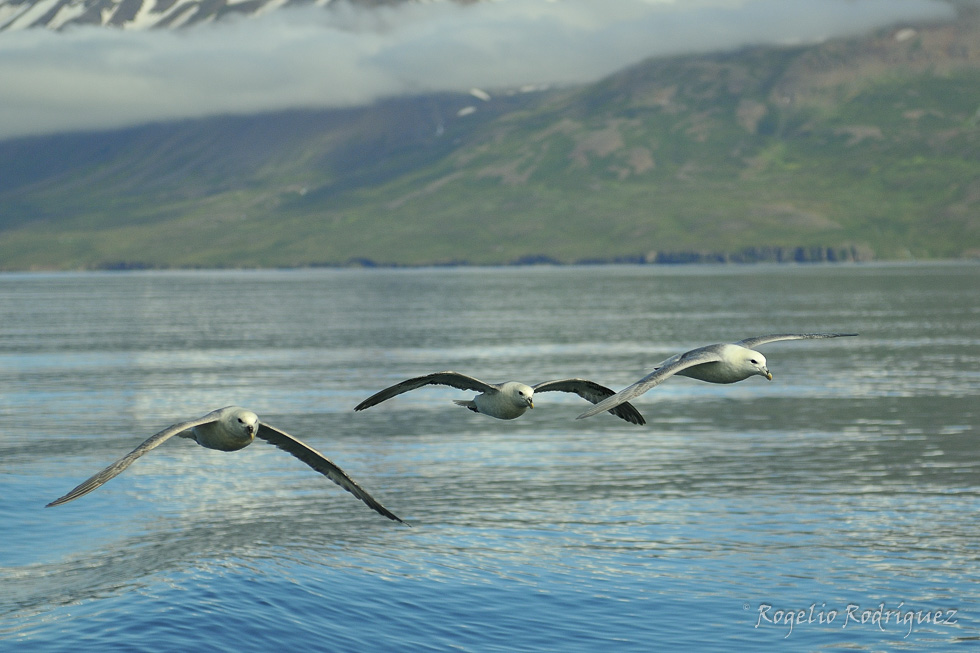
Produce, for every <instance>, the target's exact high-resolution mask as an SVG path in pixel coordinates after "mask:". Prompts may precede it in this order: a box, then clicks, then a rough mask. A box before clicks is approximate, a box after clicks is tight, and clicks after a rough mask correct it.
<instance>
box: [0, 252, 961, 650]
mask: <svg viewBox="0 0 980 653" xmlns="http://www.w3.org/2000/svg"><path fill="white" fill-rule="evenodd" d="M978 280H980V268H978V267H977V266H975V265H932V266H928V265H915V266H866V267H865V266H854V267H850V266H847V267H767V266H759V267H734V268H730V267H724V268H722V267H691V268H686V267H685V268H676V269H675V268H645V267H609V268H572V269H553V268H533V269H525V268H515V269H500V270H469V269H464V270H306V271H277V272H220V273H218V272H172V273H125V274H52V275H46V274H39V275H0V384H2V385H0V420H2V422H0V495H2V496H3V500H2V501H0V521H2V523H3V524H4V525H5V528H4V531H5V537H4V542H3V544H0V582H2V586H3V589H4V591H3V593H2V598H0V642H2V641H19V642H21V643H23V644H24V645H25V646H29V648H30V649H31V650H63V644H64V641H65V638H66V637H67V638H69V639H71V641H73V643H74V644H75V645H74V647H73V650H86V649H91V650H105V649H106V647H110V648H127V647H128V648H135V649H139V648H148V647H152V648H169V649H178V648H179V649H188V648H190V649H195V648H198V649H202V648H207V649H210V650H225V649H227V650H237V651H240V650H267V649H268V648H270V647H271V646H273V645H275V646H281V644H282V642H283V641H289V642H290V643H291V644H294V645H295V646H296V647H304V648H314V649H315V648H318V647H321V646H323V642H325V641H329V642H330V643H331V646H330V648H339V649H348V650H392V649H393V648H394V649H395V650H397V649H402V650H404V647H405V646H406V645H409V646H411V648H412V649H413V650H447V649H455V650H464V651H484V650H494V649H498V650H565V651H571V650H582V651H589V650H595V649H596V648H598V647H608V646H615V647H616V648H617V650H650V646H651V645H652V644H658V645H662V646H678V647H679V646H685V647H695V648H700V649H712V648H718V649H720V650H726V649H731V648H733V647H734V646H736V645H737V646H739V647H749V648H751V647H762V646H765V647H770V646H778V645H779V643H780V642H784V645H786V646H791V645H792V646H794V648H795V647H802V648H809V649H813V648H822V647H835V646H845V645H846V646H850V647H854V648H858V649H869V650H879V649H882V648H889V649H890V648H895V647H910V648H911V647H915V648H917V649H921V648H934V649H941V648H946V647H947V646H948V645H949V644H950V642H952V641H957V640H960V639H971V638H974V637H975V636H976V632H977V625H978V619H977V614H978V611H980V601H978V600H977V593H976V587H977V583H976V581H977V572H976V564H975V563H976V559H977V555H978V553H980V550H978V547H977V544H976V543H977V541H978V537H977V535H978V531H977V524H978V523H980V522H978V519H977V517H978V512H980V502H978V500H977V499H978V487H980V454H978V451H977V447H976V440H975V437H976V424H977V422H978V420H977V408H976V405H977V402H976V396H977V395H978V391H980V373H978V369H980V365H978V363H980V347H978V341H980V338H978V332H977V329H976V324H977V322H978V317H980V297H978V295H977V293H976V288H977V287H978ZM779 331H857V332H859V333H860V334H861V336H860V337H858V338H848V339H840V340H833V341H805V342H790V343H772V344H770V345H766V346H764V347H761V349H763V350H764V352H765V353H766V355H767V358H768V359H769V363H770V369H771V370H772V371H773V374H774V377H775V378H774V380H773V381H772V382H771V383H769V382H766V381H765V380H764V379H760V378H752V379H748V380H746V381H744V382H742V383H739V384H735V385H732V386H715V385H709V384H704V383H699V382H697V381H693V380H690V379H673V380H671V381H670V382H668V383H665V384H664V385H663V386H660V387H658V388H657V389H655V390H654V391H651V392H649V393H647V394H646V395H643V396H642V397H640V398H639V399H638V400H637V401H636V402H634V403H635V404H636V405H637V407H638V408H639V409H640V410H641V412H643V413H644V415H645V416H646V418H647V422H648V424H647V425H646V426H643V427H636V426H633V425H630V424H626V423H624V422H622V421H621V420H618V419H616V418H614V417H611V416H608V415H600V416H596V417H594V418H591V419H588V420H576V419H575V416H576V415H578V414H579V413H580V412H581V411H582V409H583V408H584V406H585V404H584V403H583V402H582V400H581V399H579V398H577V397H575V396H572V395H568V396H565V395H563V394H562V393H548V394H547V395H542V396H541V397H540V398H539V399H538V401H536V402H535V409H534V410H533V411H529V412H528V413H526V414H525V415H524V416H522V417H521V418H519V419H518V420H515V421H513V422H503V421H498V420H493V419H490V418H486V417H485V416H482V415H476V414H474V413H471V412H469V411H466V410H463V409H460V408H459V407H457V406H455V405H453V404H452V399H456V398H463V397H466V396H468V395H469V394H471V393H461V392H459V391H456V390H453V389H449V388H435V387H430V388H424V389H420V390H417V391H414V392H412V393H408V394H405V395H400V396H399V397H396V398H395V399H392V400H390V401H388V402H386V403H384V404H382V405H379V406H376V407H374V408H372V409H370V410H368V411H364V412H361V413H354V412H353V411H352V407H353V406H354V405H356V404H357V403H358V402H359V401H360V400H361V399H363V398H365V397H367V396H368V395H370V394H372V393H373V392H375V391H377V390H378V389H380V388H382V387H385V386H387V385H390V384H391V383H393V382H396V381H399V380H402V379H405V378H409V377H411V376H417V375H419V374H424V373H428V372H433V371H438V370H442V369H453V370H456V371H459V372H463V373H467V374H472V375H474V376H477V377H479V378H483V379H486V380H488V381H503V380H508V379H516V380H522V381H525V382H529V383H537V382H540V381H544V380H548V379H552V378H564V377H568V376H583V377H587V378H591V379H594V380H595V381H598V382H600V383H603V384H605V385H609V386H610V387H614V388H620V387H623V386H625V385H628V384H629V383H632V382H633V381H635V380H636V379H637V378H639V377H640V376H642V375H644V374H646V373H647V372H649V371H650V370H651V369H652V367H653V366H654V365H655V364H656V363H657V362H659V361H660V360H662V359H664V358H666V357H668V356H670V355H672V354H674V353H676V352H677V351H681V350H684V349H688V348H691V347H694V346H698V345H701V344H706V343H708V342H717V341H732V340H737V339H741V338H744V337H747V336H750V335H757V334H761V333H767V332H779ZM229 404H239V405H243V406H246V407H248V408H251V409H253V410H255V411H256V412H257V413H258V414H259V415H260V417H261V418H262V419H263V420H265V421H268V422H269V423H270V424H272V425H274V426H277V427H279V428H282V429H284V430H286V431H287V432H289V433H292V434H293V435H295V436H297V437H299V438H301V439H303V440H304V441H306V442H308V443H310V444H311V445H312V446H314V447H315V448H317V449H318V450H320V451H322V452H324V453H325V454H326V455H327V456H329V457H330V458H331V459H332V460H334V462H336V463H337V464H339V465H340V466H341V467H343V468H344V469H345V470H346V471H347V472H349V473H350V474H351V475H352V476H353V477H354V478H355V479H357V480H358V481H359V482H360V483H361V484H362V485H364V486H365V488H366V489H368V490H369V491H370V492H371V493H372V494H373V495H374V496H376V497H377V498H378V499H379V500H381V501H382V502H383V503H384V504H385V505H386V506H388V507H389V508H391V509H392V510H393V511H394V512H395V513H396V514H398V515H400V516H402V517H404V518H406V519H407V520H409V521H410V522H411V523H412V524H413V526H412V527H411V528H408V527H404V526H399V525H397V524H394V523H388V520H385V519H383V518H381V517H379V516H378V515H377V514H375V513H374V512H372V511H371V510H369V509H367V508H365V507H364V506H363V504H361V503H360V502H359V501H357V500H356V499H354V498H352V497H351V496H350V495H349V494H347V493H345V492H343V491H342V490H341V489H340V488H338V487H337V486H335V485H334V484H332V483H330V482H329V481H327V480H326V479H324V478H323V477H321V476H320V475H318V474H316V473H315V472H313V471H311V470H310V469H309V468H308V467H306V466H305V465H304V464H303V463H301V462H299V461H297V460H296V459H294V458H292V457H291V456H289V455H288V454H285V453H284V452H282V451H279V450H277V449H276V448H274V447H272V446H269V445H267V444H265V443H261V442H256V444H255V445H253V446H251V447H248V448H246V449H244V450H242V451H240V452H234V453H221V452H214V451H209V450H205V449H203V448H201V447H198V446H196V445H195V444H194V443H192V442H189V441H186V440H174V441H171V442H168V443H166V444H165V445H164V446H162V447H160V448H159V449H157V450H155V451H153V452H151V453H150V454H148V455H147V456H145V457H144V458H142V459H140V461H138V462H137V463H136V464H135V465H133V466H132V467H131V468H130V469H129V470H127V471H126V472H125V473H124V474H122V475H121V476H119V477H118V478H116V479H113V480H112V481H111V482H109V483H108V484H106V485H105V486H104V487H102V488H100V489H99V490H97V491H96V492H94V493H92V494H90V495H87V496H85V497H83V498H81V499H79V500H78V501H75V502H72V503H71V504H68V505H66V506H61V507H58V508H53V509H48V510H45V509H43V508H42V506H43V505H44V504H45V503H47V502H48V501H50V500H51V499H53V498H55V497H57V496H60V495H61V494H63V493H64V492H65V491H67V490H68V489H70V488H71V487H73V486H74V485H75V484H77V483H78V482H79V481H81V480H83V479H84V478H87V477H88V476H89V475H91V474H92V473H93V472H95V471H97V470H99V469H101V468H102V467H104V466H105V465H106V464H108V463H109V462H111V461H112V460H115V459H116V458H118V457H119V456H121V455H122V454H124V453H126V452H127V451H129V450H130V449H132V448H133V447H134V446H135V445H136V444H138V443H139V442H141V441H142V440H143V439H144V438H145V437H147V436H148V435H149V434H151V433H154V432H156V431H158V430H160V429H161V428H163V427H164V426H166V425H168V424H170V423H172V422H174V421H176V420H178V419H186V418H188V417H191V416H195V415H199V414H202V413H203V412H205V411H207V410H211V409H213V408H217V407H220V406H224V405H229ZM814 602H816V604H817V608H820V606H821V605H822V604H824V605H826V607H827V609H830V608H835V609H837V610H840V611H842V612H843V611H844V609H845V607H846V606H847V605H848V604H849V603H854V604H860V605H861V606H862V609H864V607H871V608H876V607H877V606H878V605H879V604H880V603H882V602H884V603H886V604H887V605H888V606H889V607H894V606H895V605H897V604H899V603H903V604H904V606H905V608H902V609H908V608H910V607H914V608H916V609H938V608H949V607H952V608H956V609H957V610H958V620H957V622H956V623H955V624H940V625H936V624H919V625H917V626H916V627H915V629H914V632H913V633H912V634H911V635H910V636H908V637H905V635H906V632H905V630H904V629H895V628H891V627H889V628H885V629H880V628H874V627H872V626H871V625H869V624H865V625H860V624H859V625H858V627H853V625H849V626H847V627H846V628H841V627H840V622H837V623H836V624H831V625H820V624H797V625H796V627H795V629H794V631H793V633H792V635H791V636H790V637H787V638H785V639H784V636H786V634H787V628H784V627H783V626H779V627H776V626H775V625H771V624H770V625H768V626H767V625H765V624H763V625H762V626H760V627H759V628H756V627H755V625H756V621H757V617H758V606H759V605H760V604H763V603H768V604H773V605H777V606H779V607H781V608H784V609H805V608H808V607H809V606H810V605H811V604H812V603H814ZM175 615H181V617H182V618H175ZM202 619H206V620H207V623H208V624H209V628H207V629H202V628H200V627H195V626H193V625H192V624H194V623H198V622H199V621H200V620H202ZM0 648H2V647H0Z"/></svg>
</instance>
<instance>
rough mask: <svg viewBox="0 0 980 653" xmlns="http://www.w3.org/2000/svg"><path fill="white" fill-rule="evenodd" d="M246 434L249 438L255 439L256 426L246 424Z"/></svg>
mask: <svg viewBox="0 0 980 653" xmlns="http://www.w3.org/2000/svg"><path fill="white" fill-rule="evenodd" d="M245 432H246V433H248V437H250V438H254V437H255V424H246V425H245Z"/></svg>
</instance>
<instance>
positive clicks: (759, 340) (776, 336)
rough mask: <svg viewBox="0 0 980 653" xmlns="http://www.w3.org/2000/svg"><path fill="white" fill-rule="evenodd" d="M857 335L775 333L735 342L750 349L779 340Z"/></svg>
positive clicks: (850, 334) (852, 334) (851, 334)
mask: <svg viewBox="0 0 980 653" xmlns="http://www.w3.org/2000/svg"><path fill="white" fill-rule="evenodd" d="M856 335H857V334H856V333H773V334H770V335H768V336H755V337H754V338H746V339H745V340H739V341H738V342H736V343H735V344H736V345H741V346H742V347H746V348H748V349H755V348H756V347H758V346H759V345H764V344H766V343H768V342H776V341H778V340H818V339H821V338H844V337H847V336H856Z"/></svg>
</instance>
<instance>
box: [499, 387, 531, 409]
mask: <svg viewBox="0 0 980 653" xmlns="http://www.w3.org/2000/svg"><path fill="white" fill-rule="evenodd" d="M500 389H501V391H502V392H503V394H504V395H506V396H507V397H508V398H510V400H511V401H512V402H513V403H514V407H515V408H519V409H521V411H523V410H525V409H527V408H534V388H532V387H531V386H529V385H524V384H523V383H518V382H517V381H508V382H507V383H504V384H503V385H502V386H501V388H500Z"/></svg>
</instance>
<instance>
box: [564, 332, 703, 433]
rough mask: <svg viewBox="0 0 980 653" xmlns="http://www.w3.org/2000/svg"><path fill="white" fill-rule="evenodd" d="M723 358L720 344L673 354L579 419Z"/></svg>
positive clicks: (596, 413)
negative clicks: (690, 369) (698, 366)
mask: <svg viewBox="0 0 980 653" xmlns="http://www.w3.org/2000/svg"><path fill="white" fill-rule="evenodd" d="M721 359H722V358H721V354H720V353H719V352H718V345H708V346H707V347H699V348H697V349H692V350H691V351H688V352H685V353H683V354H677V355H675V356H671V357H670V358H668V359H667V360H665V361H664V362H662V363H660V364H659V365H657V368H656V369H655V370H654V371H653V372H651V373H649V374H647V375H646V376H645V377H643V378H642V379H640V380H639V381H637V382H636V383H634V384H633V385H631V386H628V387H626V388H623V389H622V390H620V391H619V392H617V393H616V394H614V395H613V396H611V397H609V398H607V399H603V400H602V401H600V402H599V403H598V404H596V405H595V406H593V407H592V408H590V409H589V410H587V411H585V412H584V413H582V414H581V415H579V416H578V417H577V419H583V418H585V417H592V416H593V415H598V414H599V413H601V412H603V411H606V410H611V409H613V408H615V407H616V406H619V405H620V404H622V403H625V402H627V401H629V400H630V399H632V398H634V397H638V396H640V395H641V394H643V393H644V392H646V391H647V390H649V389H650V388H653V387H655V386H658V385H660V384H661V383H663V382H664V381H666V380H667V379H669V378H670V377H672V376H674V375H675V374H677V373H678V372H680V371H681V370H686V369H687V368H689V367H694V366H695V365H701V364H702V363H714V362H717V361H720V360H721Z"/></svg>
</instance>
